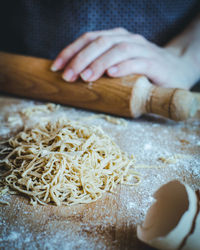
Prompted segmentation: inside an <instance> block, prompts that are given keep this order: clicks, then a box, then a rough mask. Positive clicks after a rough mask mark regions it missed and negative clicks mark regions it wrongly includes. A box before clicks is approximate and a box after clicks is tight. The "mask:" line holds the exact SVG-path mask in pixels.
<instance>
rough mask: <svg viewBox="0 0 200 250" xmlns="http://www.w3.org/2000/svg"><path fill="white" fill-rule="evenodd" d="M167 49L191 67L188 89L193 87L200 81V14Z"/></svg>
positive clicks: (188, 74)
mask: <svg viewBox="0 0 200 250" xmlns="http://www.w3.org/2000/svg"><path fill="white" fill-rule="evenodd" d="M166 49H167V50H169V51H170V52H172V53H174V54H176V55H177V56H180V57H181V58H182V60H184V61H185V62H186V64H187V65H188V66H189V68H188V72H186V73H187V76H188V78H189V82H188V84H189V86H188V87H189V88H190V87H192V86H193V85H194V84H195V83H196V82H197V81H199V79H200V14H199V15H198V16H197V17H196V18H195V20H194V21H193V22H192V23H191V24H190V25H189V26H188V27H187V28H186V29H185V30H184V31H183V32H182V33H181V34H180V35H178V36H177V37H175V38H174V39H173V40H172V41H170V42H169V43H168V44H167V45H166ZM183 73H185V72H183Z"/></svg>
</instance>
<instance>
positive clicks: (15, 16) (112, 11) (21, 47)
mask: <svg viewBox="0 0 200 250" xmlns="http://www.w3.org/2000/svg"><path fill="white" fill-rule="evenodd" d="M199 8H200V1H199V0H135V1H134V0H133V1H130V0H129V1H128V0H125V1H119V0H115V1H114V0H106V1H104V0H57V1H56V0H17V1H11V0H6V1H2V2H1V8H0V32H1V37H0V50H4V51H10V52H15V53H20V54H27V55H33V56H40V57H46V58H51V59H53V58H55V56H56V55H57V53H58V52H59V51H60V50H61V49H63V48H64V47H65V46H66V45H67V44H69V43H71V42H72V41H73V40H74V39H76V38H77V37H78V36H80V35H81V34H82V33H84V32H86V31H92V30H102V29H111V28H115V27H124V28H126V29H128V30H129V31H131V32H133V33H139V34H142V35H143V36H145V37H146V38H147V39H149V40H150V41H152V42H155V43H157V44H158V45H161V46H162V45H164V44H165V43H167V42H168V41H169V40H170V39H171V38H172V37H174V36H175V35H176V34H177V33H179V32H181V31H182V30H183V29H184V28H185V26H186V25H187V24H188V23H189V22H190V21H191V20H192V19H193V18H194V17H195V15H196V14H197V12H198V11H199Z"/></svg>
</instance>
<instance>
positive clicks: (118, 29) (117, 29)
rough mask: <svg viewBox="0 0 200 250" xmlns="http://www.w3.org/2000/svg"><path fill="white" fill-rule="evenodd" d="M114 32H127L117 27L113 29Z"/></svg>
mask: <svg viewBox="0 0 200 250" xmlns="http://www.w3.org/2000/svg"><path fill="white" fill-rule="evenodd" d="M113 30H114V31H117V32H124V33H125V32H128V31H127V30H126V29H125V28H123V27H117V28H114V29H113Z"/></svg>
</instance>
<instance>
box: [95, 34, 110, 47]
mask: <svg viewBox="0 0 200 250" xmlns="http://www.w3.org/2000/svg"><path fill="white" fill-rule="evenodd" d="M107 42H108V38H106V37H105V36H99V37H98V38H97V40H96V43H97V45H98V46H104V45H105V44H107Z"/></svg>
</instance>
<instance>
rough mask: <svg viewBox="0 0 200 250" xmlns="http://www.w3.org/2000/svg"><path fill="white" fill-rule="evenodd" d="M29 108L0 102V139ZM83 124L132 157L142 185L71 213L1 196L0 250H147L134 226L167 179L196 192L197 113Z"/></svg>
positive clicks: (72, 113)
mask: <svg viewBox="0 0 200 250" xmlns="http://www.w3.org/2000/svg"><path fill="white" fill-rule="evenodd" d="M31 105H33V102H32V101H28V100H23V99H16V98H11V97H6V96H1V97H0V122H1V123H0V138H1V139H3V138H5V137H7V136H10V135H11V134H13V133H15V132H16V131H17V130H18V129H20V127H21V126H22V121H21V122H20V121H19V123H18V125H16V126H14V127H11V128H10V127H9V122H8V121H9V119H8V117H9V116H19V111H20V110H21V109H22V108H24V107H28V106H31ZM92 114H93V113H92V112H87V111H82V110H77V109H73V108H69V107H65V108H61V110H60V111H57V113H56V114H52V115H51V116H53V115H58V116H60V115H66V116H67V117H68V118H71V119H78V118H80V117H81V118H83V119H84V118H85V117H88V116H91V115H92ZM37 119H38V121H40V120H41V117H37V118H34V121H37ZM85 122H87V123H91V124H97V125H100V126H102V128H103V129H104V130H105V131H106V132H107V133H108V134H109V135H110V136H111V137H112V138H113V139H114V140H115V141H116V142H117V143H118V144H119V145H120V147H121V148H122V149H123V150H124V151H127V152H128V153H129V154H133V155H134V156H135V158H136V166H137V172H139V173H140V176H141V184H140V185H138V186H133V187H130V186H125V185H121V186H120V185H119V186H118V188H117V190H116V193H115V194H111V193H106V194H104V196H103V197H102V199H100V200H98V201H96V202H94V203H91V204H84V205H76V206H71V207H64V206H63V207H56V206H53V205H48V206H41V205H37V206H36V207H33V206H31V205H30V204H29V201H28V199H27V198H26V197H20V196H15V195H12V196H10V195H5V196H4V197H3V198H2V200H4V201H8V202H9V203H10V206H1V207H0V249H137V250H139V249H151V248H149V247H148V246H146V245H145V244H143V243H141V242H139V241H138V240H137V238H136V225H137V224H138V223H141V222H142V221H143V219H144V216H145V213H146V211H147V209H148V207H149V206H150V205H151V204H152V202H153V199H152V194H153V193H154V191H155V190H157V189H158V188H159V187H160V186H161V185H162V184H164V183H166V182H168V181H170V180H172V179H179V180H181V181H183V182H185V183H188V184H189V185H190V186H191V187H192V188H193V189H197V188H199V187H200V168H199V164H200V113H198V114H197V116H196V117H195V119H192V120H189V121H187V122H179V123H176V122H173V121H169V120H165V119H162V118H159V117H156V116H145V117H142V118H140V119H137V120H126V126H122V125H116V124H111V123H109V122H107V121H105V120H104V119H100V118H95V119H85Z"/></svg>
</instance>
